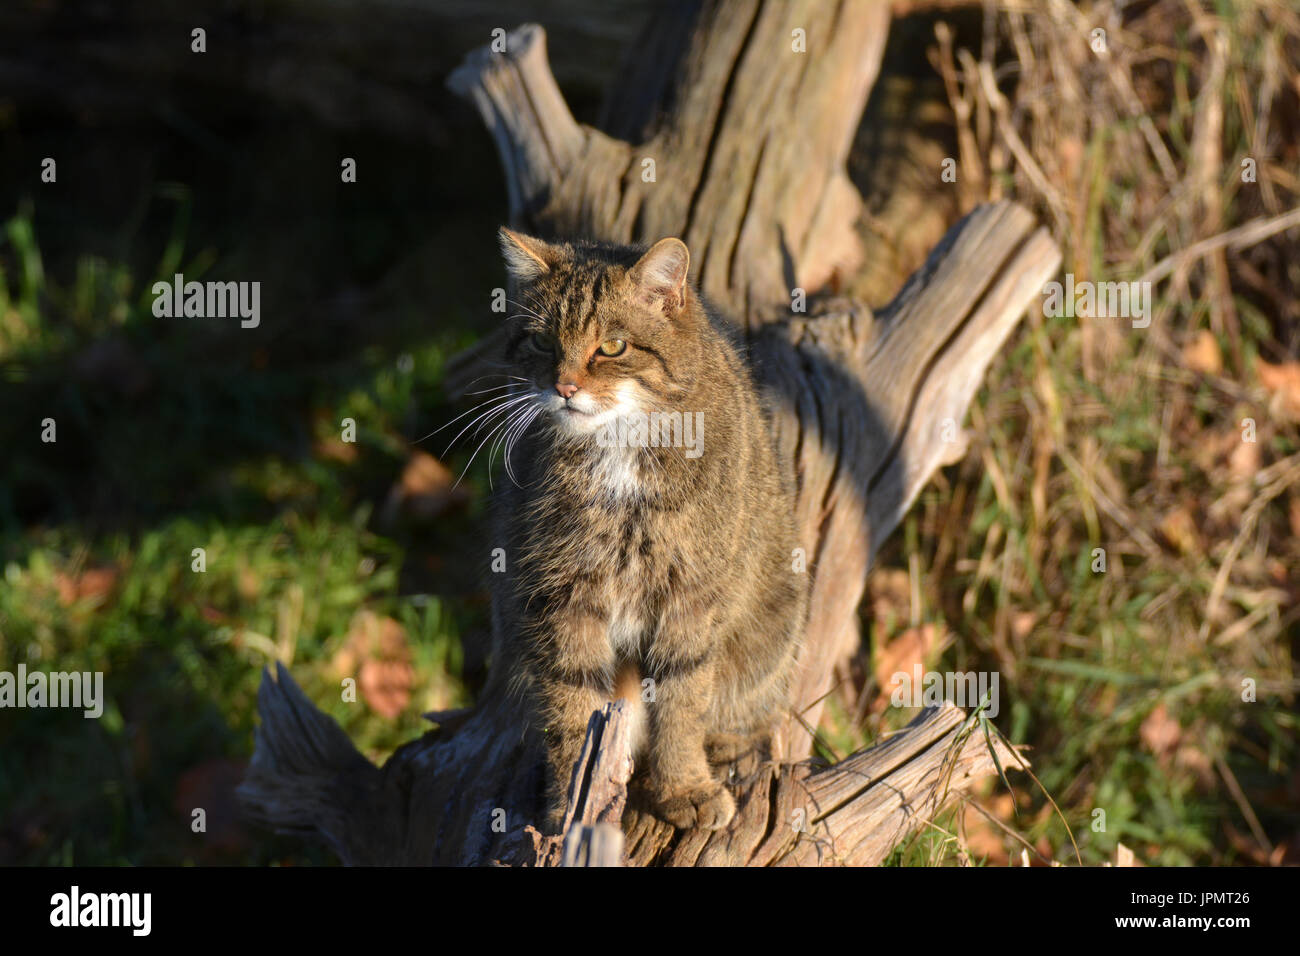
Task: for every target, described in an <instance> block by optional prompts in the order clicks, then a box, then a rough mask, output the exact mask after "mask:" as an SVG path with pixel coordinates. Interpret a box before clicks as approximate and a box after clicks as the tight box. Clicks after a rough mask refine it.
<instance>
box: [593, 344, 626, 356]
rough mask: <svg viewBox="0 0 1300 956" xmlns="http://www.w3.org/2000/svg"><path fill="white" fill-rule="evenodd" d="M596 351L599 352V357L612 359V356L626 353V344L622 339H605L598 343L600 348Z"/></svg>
mask: <svg viewBox="0 0 1300 956" xmlns="http://www.w3.org/2000/svg"><path fill="white" fill-rule="evenodd" d="M596 351H598V352H600V354H601V355H606V356H609V357H610V358H613V357H614V356H616V355H622V354H623V353H624V352H626V351H627V343H626V342H624V341H623V340H622V339H606V340H605V341H603V342H601V343H600V348H598V349H597V350H596Z"/></svg>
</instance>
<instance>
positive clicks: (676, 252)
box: [628, 238, 691, 314]
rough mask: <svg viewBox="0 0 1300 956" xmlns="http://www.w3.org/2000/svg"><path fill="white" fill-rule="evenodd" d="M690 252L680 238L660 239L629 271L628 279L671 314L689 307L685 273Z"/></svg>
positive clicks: (687, 269)
mask: <svg viewBox="0 0 1300 956" xmlns="http://www.w3.org/2000/svg"><path fill="white" fill-rule="evenodd" d="M690 268H691V253H690V250H688V249H687V248H686V243H684V242H682V241H681V240H680V239H671V238H670V239H660V240H659V241H658V242H656V243H655V244H654V245H653V246H651V247H650V251H649V252H647V253H646V254H645V255H643V256H642V257H641V258H640V259H638V260H637V264H636V265H634V266H633V267H632V268H631V269H630V270H629V271H628V278H629V279H631V280H632V283H633V284H634V285H635V286H636V287H637V288H638V289H639V290H640V291H641V293H642V294H643V295H644V296H645V297H646V298H647V299H648V300H650V301H651V302H653V303H655V304H662V305H663V307H664V308H665V310H666V311H667V312H668V313H669V314H672V313H674V312H677V311H678V310H680V309H682V308H683V307H684V306H685V305H686V273H687V272H689V271H690Z"/></svg>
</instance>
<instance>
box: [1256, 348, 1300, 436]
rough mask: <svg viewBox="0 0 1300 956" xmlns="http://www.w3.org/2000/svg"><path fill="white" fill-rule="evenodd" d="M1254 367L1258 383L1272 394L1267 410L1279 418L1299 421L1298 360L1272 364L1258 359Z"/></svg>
mask: <svg viewBox="0 0 1300 956" xmlns="http://www.w3.org/2000/svg"><path fill="white" fill-rule="evenodd" d="M1256 368H1257V369H1258V370H1259V381H1260V384H1261V385H1263V386H1264V388H1265V389H1267V390H1268V391H1269V393H1270V394H1271V396H1272V400H1271V401H1270V403H1269V411H1270V412H1271V413H1272V414H1274V415H1276V416H1278V417H1279V418H1286V419H1288V420H1289V421H1293V422H1300V362H1283V363H1281V364H1280V365H1273V364H1272V363H1270V362H1265V361H1264V360H1263V359H1259V360H1258V361H1257V362H1256Z"/></svg>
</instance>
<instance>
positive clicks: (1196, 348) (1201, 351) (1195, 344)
mask: <svg viewBox="0 0 1300 956" xmlns="http://www.w3.org/2000/svg"><path fill="white" fill-rule="evenodd" d="M1183 364H1184V365H1186V366H1187V367H1188V368H1189V369H1191V370H1192V371H1193V372H1201V373H1202V374H1205V375H1218V374H1219V373H1220V372H1222V371H1223V353H1222V352H1221V351H1220V350H1219V341H1218V339H1216V338H1215V337H1214V334H1213V333H1212V332H1210V330H1209V329H1201V331H1199V332H1197V333H1196V335H1195V337H1194V338H1193V339H1192V340H1191V341H1190V342H1188V343H1187V344H1186V345H1185V346H1183Z"/></svg>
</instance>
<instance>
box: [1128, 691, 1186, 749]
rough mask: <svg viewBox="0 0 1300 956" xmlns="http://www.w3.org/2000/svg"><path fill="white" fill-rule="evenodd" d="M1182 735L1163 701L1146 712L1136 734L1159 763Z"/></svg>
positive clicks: (1180, 728) (1175, 745)
mask: <svg viewBox="0 0 1300 956" xmlns="http://www.w3.org/2000/svg"><path fill="white" fill-rule="evenodd" d="M1182 735H1183V731H1182V727H1180V726H1179V724H1178V721H1177V720H1176V719H1175V718H1173V717H1170V716H1169V710H1168V708H1167V707H1165V703H1164V701H1161V702H1160V703H1159V704H1157V705H1156V707H1155V709H1154V710H1152V711H1151V713H1149V714H1147V717H1146V720H1144V721H1142V726H1141V727H1140V728H1138V736H1139V737H1140V738H1141V739H1142V743H1143V744H1145V745H1146V748H1147V749H1148V750H1150V751H1151V753H1153V754H1155V756H1156V759H1157V760H1159V761H1160V762H1161V763H1164V762H1165V761H1166V760H1168V758H1169V755H1170V753H1172V752H1173V750H1174V748H1175V747H1177V746H1178V741H1179V740H1181V739H1182Z"/></svg>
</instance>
